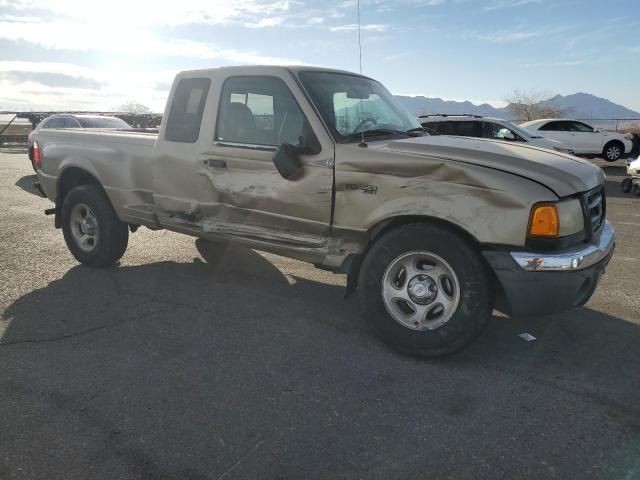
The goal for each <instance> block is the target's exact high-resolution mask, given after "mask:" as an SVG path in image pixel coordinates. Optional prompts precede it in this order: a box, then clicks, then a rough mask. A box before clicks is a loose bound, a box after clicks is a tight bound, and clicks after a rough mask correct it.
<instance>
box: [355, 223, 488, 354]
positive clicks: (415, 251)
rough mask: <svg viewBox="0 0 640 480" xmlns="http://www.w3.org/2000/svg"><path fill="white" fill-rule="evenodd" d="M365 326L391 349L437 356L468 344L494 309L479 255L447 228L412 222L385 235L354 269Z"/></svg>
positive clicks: (470, 245) (462, 238)
mask: <svg viewBox="0 0 640 480" xmlns="http://www.w3.org/2000/svg"><path fill="white" fill-rule="evenodd" d="M358 290H359V295H360V301H361V304H362V309H363V312H364V315H365V319H366V321H367V323H368V325H369V327H370V328H371V329H372V330H373V332H374V333H375V334H376V335H377V336H378V337H379V338H380V339H382V341H384V342H385V343H387V344H388V345H390V346H391V347H393V348H394V349H396V350H398V351H400V352H403V353H407V354H412V355H420V356H426V357H435V356H440V355H446V354H449V353H453V352H455V351H456V350H459V349H460V348H462V347H464V346H465V345H467V344H468V343H469V342H471V340H473V339H474V338H475V336H476V335H477V334H478V333H479V332H480V331H481V330H482V328H483V327H484V326H485V325H486V323H487V321H488V319H489V317H490V315H491V311H492V309H493V300H494V296H493V285H492V281H491V277H490V275H489V273H488V270H487V266H486V264H485V263H484V260H483V259H482V257H481V255H480V252H478V250H477V249H476V248H475V246H474V245H473V244H472V243H471V242H470V241H469V240H467V239H466V238H464V237H463V236H462V235H460V234H458V233H456V232H454V231H453V230H450V229H449V228H446V227H441V226H438V225H430V224H411V225H406V226H403V227H400V228H398V229H396V230H393V231H391V232H389V233H387V234H386V235H384V236H383V237H382V238H381V239H380V240H378V241H377V242H376V243H375V244H374V245H373V247H371V249H370V250H369V252H368V253H367V256H366V257H365V260H364V262H363V264H362V269H361V271H360V278H359V285H358Z"/></svg>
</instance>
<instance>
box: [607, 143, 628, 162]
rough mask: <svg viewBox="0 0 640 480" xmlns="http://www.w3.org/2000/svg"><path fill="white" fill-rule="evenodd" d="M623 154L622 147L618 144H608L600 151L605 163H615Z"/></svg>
mask: <svg viewBox="0 0 640 480" xmlns="http://www.w3.org/2000/svg"><path fill="white" fill-rule="evenodd" d="M623 153H624V145H622V144H621V143H620V142H609V143H607V144H606V145H605V147H604V150H603V151H602V156H603V157H604V159H605V160H606V161H607V162H615V161H616V160H618V159H619V158H620V157H621V156H622V154H623Z"/></svg>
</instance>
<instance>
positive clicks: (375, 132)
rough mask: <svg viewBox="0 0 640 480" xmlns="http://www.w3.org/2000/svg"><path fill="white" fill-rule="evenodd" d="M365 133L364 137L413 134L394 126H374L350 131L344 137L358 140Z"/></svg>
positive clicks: (406, 135)
mask: <svg viewBox="0 0 640 480" xmlns="http://www.w3.org/2000/svg"><path fill="white" fill-rule="evenodd" d="M363 135H364V138H367V137H380V136H382V135H404V136H405V137H410V136H412V135H411V134H410V133H408V132H403V131H402V130H394V129H392V128H372V129H371V130H364V131H362V132H353V133H350V134H348V135H345V136H344V138H345V139H346V140H354V139H355V140H357V139H360V138H362V136H363Z"/></svg>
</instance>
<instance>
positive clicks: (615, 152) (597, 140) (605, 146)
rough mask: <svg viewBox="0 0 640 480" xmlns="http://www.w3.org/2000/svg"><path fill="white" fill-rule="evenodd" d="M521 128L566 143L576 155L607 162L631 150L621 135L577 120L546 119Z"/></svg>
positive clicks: (626, 140) (628, 142)
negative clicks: (599, 158) (602, 159)
mask: <svg viewBox="0 0 640 480" xmlns="http://www.w3.org/2000/svg"><path fill="white" fill-rule="evenodd" d="M521 126H522V127H524V128H526V129H528V130H531V131H534V132H538V133H540V134H541V135H544V136H545V137H549V138H552V139H553V140H558V141H560V142H564V143H566V144H567V145H568V146H569V148H571V149H572V150H573V151H574V152H575V153H576V155H584V156H600V155H602V158H604V159H605V160H606V161H608V162H615V161H616V160H618V159H619V158H620V157H621V156H622V155H623V154H624V153H625V152H627V153H628V152H630V151H631V149H632V148H633V144H632V142H631V140H629V139H628V138H626V137H625V136H624V135H623V134H621V133H616V132H609V131H606V130H599V129H597V128H594V127H592V126H591V125H588V124H586V123H584V122H579V121H577V120H569V119H561V118H558V119H556V118H546V119H542V120H533V121H531V122H525V123H523V124H522V125H521Z"/></svg>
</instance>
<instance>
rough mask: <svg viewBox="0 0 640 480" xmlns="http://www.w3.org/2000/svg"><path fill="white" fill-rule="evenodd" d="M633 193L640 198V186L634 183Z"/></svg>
mask: <svg viewBox="0 0 640 480" xmlns="http://www.w3.org/2000/svg"><path fill="white" fill-rule="evenodd" d="M631 193H632V194H634V195H637V196H639V197H640V184H637V183H634V184H633V187H631Z"/></svg>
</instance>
